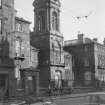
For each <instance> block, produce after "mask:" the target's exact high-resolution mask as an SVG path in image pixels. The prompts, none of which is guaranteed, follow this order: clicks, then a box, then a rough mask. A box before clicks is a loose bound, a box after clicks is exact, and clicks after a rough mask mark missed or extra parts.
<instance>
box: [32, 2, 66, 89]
mask: <svg viewBox="0 0 105 105" xmlns="http://www.w3.org/2000/svg"><path fill="white" fill-rule="evenodd" d="M33 6H34V32H33V33H32V34H31V44H32V45H33V46H34V47H36V48H38V49H39V69H40V87H42V88H47V89H48V87H49V86H51V87H55V86H56V87H61V86H62V80H63V79H64V78H65V77H64V52H63V36H62V34H61V33H60V6H61V4H60V1H59V0H35V1H34V3H33Z"/></svg>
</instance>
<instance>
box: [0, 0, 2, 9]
mask: <svg viewBox="0 0 105 105" xmlns="http://www.w3.org/2000/svg"><path fill="white" fill-rule="evenodd" d="M1 7H2V0H0V8H1Z"/></svg>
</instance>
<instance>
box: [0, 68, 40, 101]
mask: <svg viewBox="0 0 105 105" xmlns="http://www.w3.org/2000/svg"><path fill="white" fill-rule="evenodd" d="M38 94H39V73H38V71H34V70H30V69H26V70H20V78H16V77H15V71H14V67H8V68H7V67H1V68H0V98H1V99H3V98H8V97H17V96H26V95H35V96H38Z"/></svg>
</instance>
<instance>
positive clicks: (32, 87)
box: [28, 76, 36, 95]
mask: <svg viewBox="0 0 105 105" xmlns="http://www.w3.org/2000/svg"><path fill="white" fill-rule="evenodd" d="M35 87H36V79H35V76H30V77H28V88H29V90H28V91H29V94H30V95H33V94H35V92H36V89H35Z"/></svg>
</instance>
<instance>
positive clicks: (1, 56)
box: [0, 0, 39, 98]
mask: <svg viewBox="0 0 105 105" xmlns="http://www.w3.org/2000/svg"><path fill="white" fill-rule="evenodd" d="M29 25H30V22H29V21H27V20H24V19H23V18H19V17H17V16H16V10H15V9H14V0H0V98H1V97H5V96H9V97H12V96H16V95H18V93H20V92H19V90H21V92H24V90H25V92H26V93H25V94H31V93H34V94H38V88H39V87H38V72H39V70H38V69H37V67H38V56H37V55H38V50H36V49H35V48H34V49H32V47H31V45H30V34H29V33H30V29H29ZM33 52H34V54H32V53H33ZM32 55H33V56H35V61H33V59H32V57H31V56H32ZM36 60H37V61H36ZM33 82H35V83H36V84H35V85H33Z"/></svg>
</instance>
